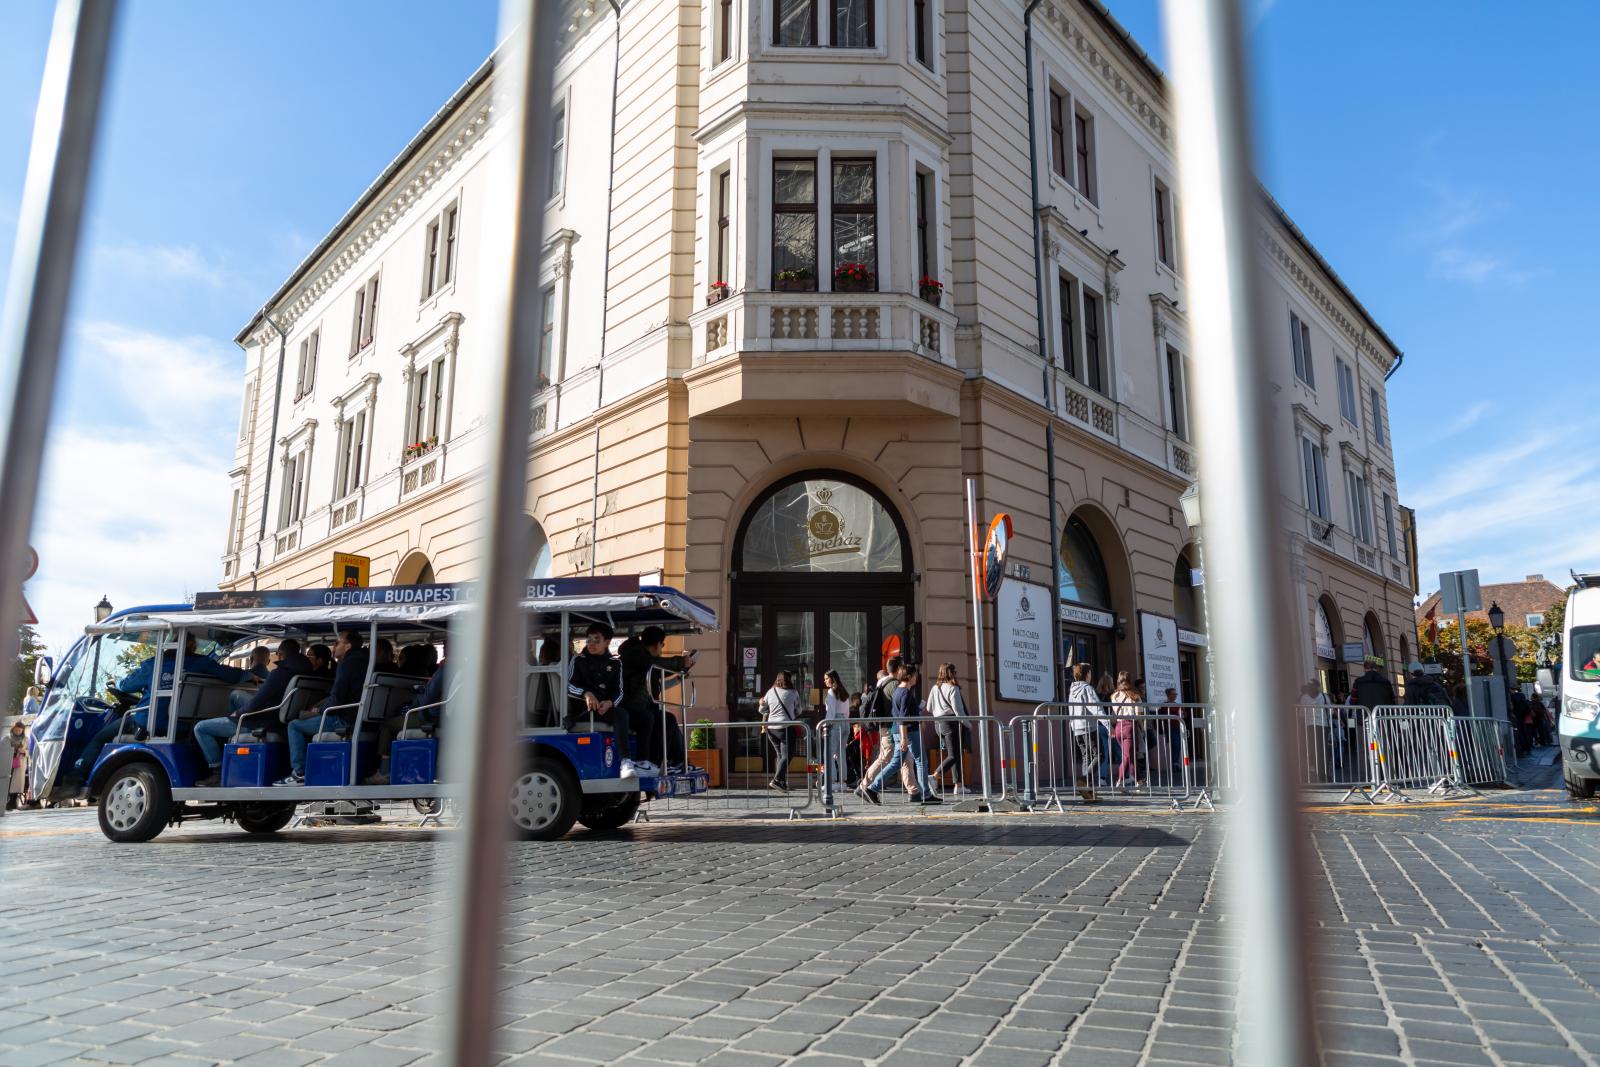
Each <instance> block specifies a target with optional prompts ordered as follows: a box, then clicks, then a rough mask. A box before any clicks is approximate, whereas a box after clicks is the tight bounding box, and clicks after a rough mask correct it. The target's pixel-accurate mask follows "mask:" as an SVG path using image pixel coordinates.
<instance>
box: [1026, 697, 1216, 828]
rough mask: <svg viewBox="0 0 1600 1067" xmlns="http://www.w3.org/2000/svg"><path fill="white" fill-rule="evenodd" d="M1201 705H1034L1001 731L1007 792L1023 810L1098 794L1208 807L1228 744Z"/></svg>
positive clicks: (1095, 797) (1057, 806) (1090, 799)
mask: <svg viewBox="0 0 1600 1067" xmlns="http://www.w3.org/2000/svg"><path fill="white" fill-rule="evenodd" d="M1221 721H1222V720H1219V719H1218V718H1217V717H1216V716H1214V715H1213V713H1212V711H1211V709H1210V708H1208V707H1206V706H1205V705H1203V704H1150V703H1141V704H1119V705H1105V704H1095V705H1086V704H1070V703H1069V704H1040V705H1038V706H1037V707H1036V708H1034V711H1033V713H1032V714H1030V715H1019V716H1017V717H1016V718H1014V719H1012V720H1011V721H1010V722H1009V723H1008V724H1007V728H1006V736H1007V737H1008V742H1009V743H1008V745H1007V747H1008V748H1009V750H1010V752H1011V753H1012V758H1011V759H1009V760H1007V761H1006V764H1005V769H1006V783H1005V785H1006V790H1007V794H1008V795H1010V796H1013V797H1015V798H1016V800H1017V801H1018V802H1019V803H1021V804H1022V806H1023V807H1025V808H1028V809H1030V810H1056V811H1061V810H1063V805H1062V798H1063V797H1064V796H1073V795H1076V796H1077V797H1079V798H1080V799H1082V800H1083V801H1084V802H1086V803H1092V802H1094V801H1097V800H1099V799H1100V798H1101V796H1102V795H1104V794H1111V795H1120V796H1136V797H1142V798H1146V799H1156V800H1163V801H1166V802H1167V803H1169V804H1171V806H1172V807H1173V808H1175V809H1182V807H1183V806H1184V804H1186V803H1188V804H1190V805H1191V806H1193V807H1196V808H1198V807H1201V806H1204V807H1207V808H1211V807H1212V806H1213V805H1212V801H1213V797H1214V796H1215V795H1216V793H1217V790H1218V788H1219V786H1220V785H1221V782H1222V767H1223V765H1224V764H1225V762H1226V754H1227V751H1228V749H1229V747H1230V746H1229V739H1228V738H1227V736H1226V731H1225V730H1224V729H1222V728H1221V727H1220V725H1219V724H1220V723H1221Z"/></svg>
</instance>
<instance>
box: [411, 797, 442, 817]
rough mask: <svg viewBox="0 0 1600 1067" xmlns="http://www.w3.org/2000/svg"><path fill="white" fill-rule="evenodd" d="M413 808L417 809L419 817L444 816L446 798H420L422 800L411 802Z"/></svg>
mask: <svg viewBox="0 0 1600 1067" xmlns="http://www.w3.org/2000/svg"><path fill="white" fill-rule="evenodd" d="M411 806H412V807H413V808H415V809H417V814H418V815H443V814H444V798H443V797H423V798H420V799H417V800H413V801H412V802H411Z"/></svg>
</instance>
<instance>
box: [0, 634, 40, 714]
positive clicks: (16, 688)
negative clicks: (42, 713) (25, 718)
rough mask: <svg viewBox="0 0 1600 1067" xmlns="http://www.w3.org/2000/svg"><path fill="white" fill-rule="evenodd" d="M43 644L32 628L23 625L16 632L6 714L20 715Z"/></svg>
mask: <svg viewBox="0 0 1600 1067" xmlns="http://www.w3.org/2000/svg"><path fill="white" fill-rule="evenodd" d="M44 651H45V647H44V642H42V641H40V640H39V634H38V632H37V631H36V630H34V628H33V627H32V626H27V625H24V626H23V627H21V628H20V629H19V630H18V631H17V666H16V674H15V676H14V677H13V678H12V679H11V688H10V690H9V691H8V693H7V697H6V714H7V715H21V714H22V702H23V701H24V700H26V699H27V697H28V686H30V685H32V684H33V672H34V668H35V667H36V666H37V664H38V662H39V657H40V656H42V655H44Z"/></svg>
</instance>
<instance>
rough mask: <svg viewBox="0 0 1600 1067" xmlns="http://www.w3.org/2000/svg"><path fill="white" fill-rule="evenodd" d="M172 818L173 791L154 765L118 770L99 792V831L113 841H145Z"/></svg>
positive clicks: (139, 763) (133, 765)
mask: <svg viewBox="0 0 1600 1067" xmlns="http://www.w3.org/2000/svg"><path fill="white" fill-rule="evenodd" d="M171 815H172V790H171V789H170V788H168V786H167V782H166V778H165V776H164V775H162V773H161V772H160V771H159V770H158V769H157V768H156V766H155V764H153V763H148V762H146V761H143V760H140V761H139V762H137V763H128V764H124V765H123V766H121V767H118V768H117V769H116V770H115V771H113V772H112V773H111V777H110V778H109V779H108V780H107V781H106V784H105V786H104V788H102V789H101V790H100V832H101V833H103V834H105V835H106V836H107V837H108V838H110V839H111V840H113V841H119V842H120V841H148V840H150V839H151V838H152V837H155V836H156V835H157V834H159V833H160V832H161V831H162V830H164V829H166V827H167V821H168V819H169V818H170V817H171Z"/></svg>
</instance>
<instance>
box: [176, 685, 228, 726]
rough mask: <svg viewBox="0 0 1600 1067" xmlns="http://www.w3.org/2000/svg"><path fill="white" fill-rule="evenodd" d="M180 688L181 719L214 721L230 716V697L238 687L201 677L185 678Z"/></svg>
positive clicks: (179, 715)
mask: <svg viewBox="0 0 1600 1067" xmlns="http://www.w3.org/2000/svg"><path fill="white" fill-rule="evenodd" d="M179 688H180V689H181V692H179V693H178V718H179V719H213V718H216V717H218V716H221V715H226V714H228V697H229V696H230V695H232V693H233V691H234V690H235V689H237V688H238V686H236V685H234V684H233V683H232V682H224V681H223V680H222V679H220V678H207V677H205V676H204V675H200V676H197V677H193V678H185V679H184V680H183V684H182V685H181V686H180V687H179Z"/></svg>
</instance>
